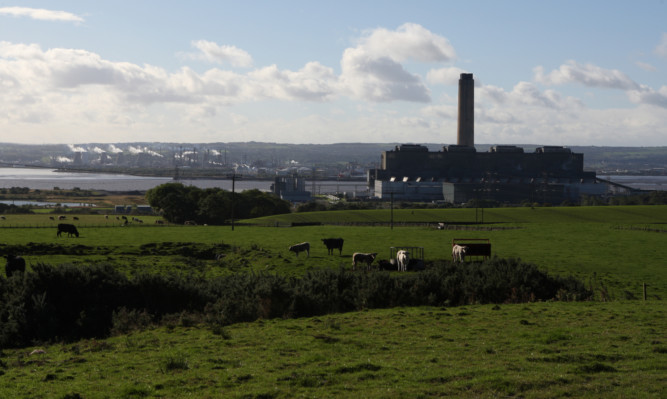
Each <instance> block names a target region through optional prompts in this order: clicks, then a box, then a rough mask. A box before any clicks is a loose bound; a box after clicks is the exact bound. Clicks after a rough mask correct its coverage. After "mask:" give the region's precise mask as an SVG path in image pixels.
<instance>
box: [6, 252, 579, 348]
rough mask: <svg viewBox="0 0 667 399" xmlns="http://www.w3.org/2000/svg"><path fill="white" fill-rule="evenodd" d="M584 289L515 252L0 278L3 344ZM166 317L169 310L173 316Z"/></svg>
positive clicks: (39, 269) (572, 296)
mask: <svg viewBox="0 0 667 399" xmlns="http://www.w3.org/2000/svg"><path fill="white" fill-rule="evenodd" d="M590 297H591V292H590V291H588V290H587V289H586V288H585V286H584V284H583V283H581V282H579V281H578V280H575V279H573V278H559V277H551V276H548V275H547V274H545V273H544V272H541V271H540V270H538V269H537V267H535V266H534V265H531V264H528V263H524V262H521V261H520V260H516V259H499V258H494V259H491V260H488V261H485V262H481V263H468V264H453V263H451V262H446V261H442V262H438V263H433V264H430V265H428V267H427V268H426V270H424V271H421V272H418V273H403V274H395V273H394V274H390V273H388V272H374V273H363V272H352V271H348V270H345V269H339V270H331V269H324V270H317V271H311V272H308V273H307V274H306V275H304V276H303V277H301V278H296V277H289V278H288V277H285V276H281V275H276V274H255V273H247V274H234V275H229V276H224V277H219V278H216V279H213V280H204V279H201V278H195V277H192V276H189V277H183V276H176V275H170V276H161V275H138V276H135V277H133V278H128V277H126V276H125V275H123V274H120V273H118V272H117V271H115V270H114V269H113V268H112V267H110V266H92V267H77V266H71V265H64V266H58V267H53V266H49V265H44V264H40V265H36V266H35V267H33V271H32V272H29V273H26V274H25V275H23V276H13V277H12V278H9V279H2V278H0V346H2V347H7V346H25V345H29V344H31V343H34V342H44V341H53V340H64V341H71V340H78V339H81V338H90V337H104V336H107V335H109V334H110V333H111V332H114V333H123V332H128V331H130V330H131V329H133V328H143V327H146V326H148V325H151V324H152V323H158V322H160V320H167V319H169V315H176V314H178V315H179V316H178V317H179V318H181V319H182V318H183V317H187V315H188V314H192V315H193V320H200V319H201V320H206V321H207V322H208V323H209V324H211V325H212V326H214V327H215V328H220V327H222V326H225V325H228V324H232V323H237V322H247V321H253V320H256V319H259V318H274V317H285V318H287V317H305V316H314V315H321V314H327V313H337V312H348V311H354V310H361V309H368V308H387V307H394V306H421V305H432V306H442V305H447V306H456V305H464V304H471V303H517V302H526V301H545V300H554V299H564V298H567V299H569V300H584V299H589V298H590ZM172 319H173V317H172Z"/></svg>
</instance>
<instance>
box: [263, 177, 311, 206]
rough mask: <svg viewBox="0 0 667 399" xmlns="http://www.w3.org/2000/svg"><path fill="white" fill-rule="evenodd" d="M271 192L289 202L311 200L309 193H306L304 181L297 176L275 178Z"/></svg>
mask: <svg viewBox="0 0 667 399" xmlns="http://www.w3.org/2000/svg"><path fill="white" fill-rule="evenodd" d="M271 192H273V193H274V194H275V195H277V196H278V197H280V198H281V199H284V200H286V201H290V202H308V201H310V200H311V199H312V197H311V194H310V191H306V179H304V178H303V177H298V176H297V175H291V176H277V177H275V179H274V180H273V184H272V185H271Z"/></svg>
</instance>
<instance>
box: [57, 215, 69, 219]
mask: <svg viewBox="0 0 667 399" xmlns="http://www.w3.org/2000/svg"><path fill="white" fill-rule="evenodd" d="M65 219H67V216H63V215H60V216H58V220H65Z"/></svg>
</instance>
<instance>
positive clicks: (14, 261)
mask: <svg viewBox="0 0 667 399" xmlns="http://www.w3.org/2000/svg"><path fill="white" fill-rule="evenodd" d="M17 273H21V274H23V273H25V259H23V258H22V257H20V256H15V255H12V254H9V255H7V264H6V265H5V274H6V275H7V278H9V277H11V276H13V275H14V274H17Z"/></svg>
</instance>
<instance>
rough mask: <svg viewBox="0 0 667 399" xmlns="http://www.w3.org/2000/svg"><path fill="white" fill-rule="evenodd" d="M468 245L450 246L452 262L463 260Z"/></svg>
mask: <svg viewBox="0 0 667 399" xmlns="http://www.w3.org/2000/svg"><path fill="white" fill-rule="evenodd" d="M466 252H468V247H466V246H462V245H459V244H456V245H454V246H453V247H452V262H463V260H464V258H465V255H466Z"/></svg>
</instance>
